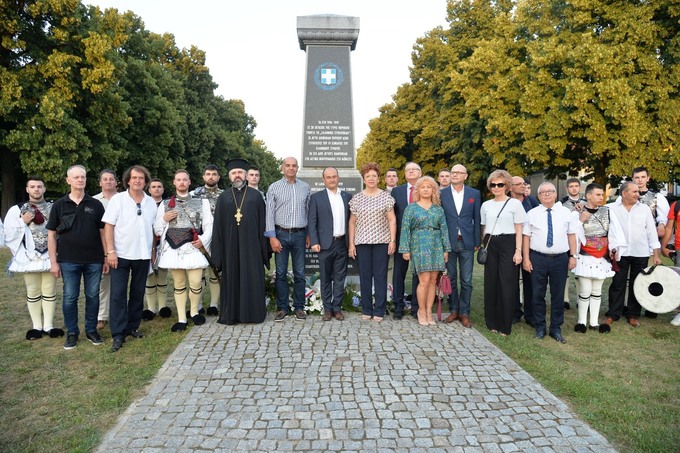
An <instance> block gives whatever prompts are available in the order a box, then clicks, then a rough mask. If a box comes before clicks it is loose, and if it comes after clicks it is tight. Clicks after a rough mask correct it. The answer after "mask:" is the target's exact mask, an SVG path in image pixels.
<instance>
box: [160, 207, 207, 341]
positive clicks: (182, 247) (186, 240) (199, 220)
mask: <svg viewBox="0 0 680 453" xmlns="http://www.w3.org/2000/svg"><path fill="white" fill-rule="evenodd" d="M170 210H176V211H177V213H178V215H177V217H175V218H174V219H172V220H171V221H170V222H166V221H165V220H164V218H163V216H164V215H165V213H166V211H170ZM212 224H213V216H212V213H211V212H210V203H209V202H208V200H201V199H200V198H192V197H191V195H187V196H185V197H181V196H178V195H173V196H172V197H170V199H168V200H165V201H163V202H162V203H161V204H160V206H159V207H158V212H157V214H156V222H155V223H154V232H155V233H156V234H157V235H159V236H160V237H161V239H160V244H159V246H158V254H157V257H156V262H157V263H158V267H161V268H163V269H169V270H170V272H171V273H172V278H173V280H174V283H175V305H176V307H177V318H178V322H176V323H175V324H174V325H173V326H172V328H171V330H172V331H173V332H178V331H183V330H185V329H186V326H187V314H186V313H187V312H186V303H187V302H186V299H187V277H188V285H189V301H190V303H191V309H190V312H189V314H190V316H191V319H192V321H193V322H194V324H196V325H201V324H204V323H205V317H204V316H203V315H201V314H199V313H198V306H199V304H200V303H201V293H202V277H203V269H205V268H206V267H207V266H208V260H207V258H206V257H205V256H204V254H203V252H202V251H201V250H199V249H197V248H196V247H194V246H193V244H192V242H193V241H195V240H197V239H200V240H201V242H202V243H203V247H205V248H209V247H210V239H211V237H212ZM206 253H207V252H206Z"/></svg>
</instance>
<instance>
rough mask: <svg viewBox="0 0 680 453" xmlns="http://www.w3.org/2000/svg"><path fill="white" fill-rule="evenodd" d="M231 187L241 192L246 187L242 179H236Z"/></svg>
mask: <svg viewBox="0 0 680 453" xmlns="http://www.w3.org/2000/svg"><path fill="white" fill-rule="evenodd" d="M231 185H232V186H233V187H234V189H238V190H241V189H242V188H243V186H245V185H246V182H245V181H244V180H242V179H239V178H237V179H236V180H234V181H233V182H232V183H231Z"/></svg>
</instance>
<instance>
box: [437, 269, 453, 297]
mask: <svg viewBox="0 0 680 453" xmlns="http://www.w3.org/2000/svg"><path fill="white" fill-rule="evenodd" d="M451 292H452V290H451V277H449V273H448V272H447V271H444V273H443V274H442V275H441V277H439V293H440V294H443V295H445V296H448V295H449V294H451Z"/></svg>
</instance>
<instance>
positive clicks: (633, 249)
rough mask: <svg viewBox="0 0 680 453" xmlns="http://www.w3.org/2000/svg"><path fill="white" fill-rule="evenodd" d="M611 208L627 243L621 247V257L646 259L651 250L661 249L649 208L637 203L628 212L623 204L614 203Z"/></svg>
mask: <svg viewBox="0 0 680 453" xmlns="http://www.w3.org/2000/svg"><path fill="white" fill-rule="evenodd" d="M608 206H609V209H610V210H611V212H612V214H614V215H615V216H616V218H617V219H618V221H619V224H620V225H621V229H622V230H623V236H624V237H625V243H624V244H623V245H621V246H620V247H619V256H636V257H640V258H642V257H645V256H650V255H651V253H650V252H651V250H654V249H658V248H661V244H660V243H659V237H658V236H657V235H656V223H655V222H654V218H653V217H652V210H651V209H649V206H647V205H646V204H642V203H640V202H639V201H638V202H636V203H635V204H634V205H633V207H631V208H630V211H628V210H627V209H626V208H625V206H624V205H623V203H622V202H621V203H617V202H614V203H612V204H610V205H608Z"/></svg>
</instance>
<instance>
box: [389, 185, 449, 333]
mask: <svg viewBox="0 0 680 453" xmlns="http://www.w3.org/2000/svg"><path fill="white" fill-rule="evenodd" d="M450 251H451V243H450V242H449V232H448V230H447V228H446V216H445V215H444V209H442V207H441V200H440V198H439V187H438V186H437V183H436V182H435V181H434V179H432V178H431V177H429V176H424V177H422V178H420V179H419V180H418V182H416V188H415V196H414V202H413V203H411V204H409V205H408V207H407V208H406V210H404V218H403V220H402V223H401V236H400V239H399V253H402V254H403V256H404V259H405V260H407V261H411V263H412V265H413V269H414V270H415V272H416V273H417V274H418V278H419V279H420V283H419V284H418V288H417V290H416V291H417V293H418V300H420V301H424V304H420V305H419V307H418V323H419V324H420V325H421V326H427V325H431V326H433V325H435V324H436V323H435V321H434V318H433V317H432V306H433V305H434V296H435V291H436V285H437V277H438V275H439V272H441V271H443V270H444V269H446V262H447V261H448V259H449V252H450Z"/></svg>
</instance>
